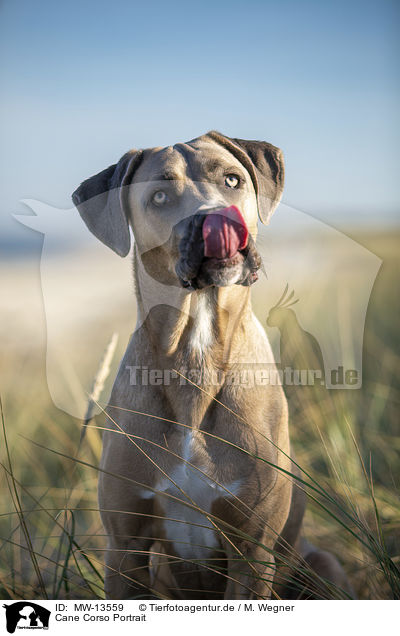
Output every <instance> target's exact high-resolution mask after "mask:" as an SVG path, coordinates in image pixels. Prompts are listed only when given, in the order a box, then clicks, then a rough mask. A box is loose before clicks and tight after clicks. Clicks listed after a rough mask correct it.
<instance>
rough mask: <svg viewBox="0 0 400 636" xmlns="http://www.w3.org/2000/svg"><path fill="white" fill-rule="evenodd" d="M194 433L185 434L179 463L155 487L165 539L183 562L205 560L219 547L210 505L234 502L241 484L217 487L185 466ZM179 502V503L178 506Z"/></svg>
mask: <svg viewBox="0 0 400 636" xmlns="http://www.w3.org/2000/svg"><path fill="white" fill-rule="evenodd" d="M195 435H196V433H195V432H192V431H188V432H187V433H186V434H185V437H184V439H183V442H182V449H181V453H180V454H181V456H182V459H183V461H180V462H179V463H178V464H177V466H176V467H175V469H174V470H173V471H172V473H171V474H170V475H169V478H168V477H162V479H160V481H159V482H158V483H157V484H156V485H155V488H156V490H157V491H158V492H160V493H166V494H168V495H171V497H165V496H161V497H160V498H159V501H160V503H161V505H162V508H163V511H164V515H165V517H166V519H165V520H164V521H163V529H164V532H165V536H166V538H167V539H168V540H170V541H171V542H172V543H173V546H174V551H175V553H176V554H177V555H179V556H180V557H182V558H183V559H188V560H193V559H194V560H197V559H201V560H207V558H209V557H210V556H211V553H212V551H213V550H214V549H215V548H217V547H218V546H219V545H220V541H219V539H218V527H216V525H214V524H213V521H212V516H211V517H210V516H209V514H210V513H211V508H212V504H213V502H214V501H215V500H216V499H219V498H220V497H228V498H232V497H233V498H234V497H235V496H237V495H238V493H239V490H240V486H241V480H237V481H234V482H232V483H224V484H221V483H217V482H216V480H215V479H213V478H212V477H211V476H208V475H207V471H206V469H203V468H201V469H200V466H199V469H197V468H195V467H194V466H189V465H188V463H187V462H191V459H192V454H193V450H194V445H195V444H196V440H195ZM154 496H157V494H156V493H154V492H152V491H144V492H143V493H142V497H144V498H151V497H154ZM180 501H181V502H182V503H180Z"/></svg>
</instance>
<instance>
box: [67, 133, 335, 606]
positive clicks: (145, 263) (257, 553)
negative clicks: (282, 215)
mask: <svg viewBox="0 0 400 636" xmlns="http://www.w3.org/2000/svg"><path fill="white" fill-rule="evenodd" d="M283 178H284V163H283V156H282V152H281V151H280V150H279V149H278V148H276V147H275V146H273V145H271V144H269V143H266V142H260V141H246V140H242V139H231V138H229V137H226V136H224V135H222V134H220V133H217V132H215V131H212V132H209V133H207V134H205V135H202V136H200V137H198V138H196V139H193V140H191V141H189V142H187V143H178V144H176V145H174V146H168V147H165V148H161V147H157V148H149V149H145V150H132V151H130V152H128V153H127V154H125V155H124V156H123V157H122V158H121V160H120V161H119V162H118V163H117V164H115V165H112V166H110V167H109V168H107V169H106V170H104V171H102V172H100V173H99V174H97V175H95V176H93V177H91V178H89V179H87V180H86V181H84V182H83V183H82V184H81V185H80V186H79V188H78V189H77V190H76V191H75V192H74V194H73V201H74V203H75V205H76V206H77V208H78V210H79V213H80V214H81V216H82V218H83V220H84V221H85V223H86V224H87V226H88V227H89V229H90V230H91V231H92V232H93V233H94V234H95V235H96V237H98V238H99V239H100V240H101V241H103V243H105V244H106V245H108V246H109V247H110V248H112V249H113V250H114V251H115V252H117V253H118V254H119V255H121V256H126V255H127V253H128V252H129V250H130V230H129V227H130V226H131V228H132V231H133V234H134V238H135V241H134V249H133V254H134V256H133V260H134V278H135V289H136V296H137V305H138V323H137V327H136V329H135V332H134V333H133V335H132V337H131V339H130V342H129V344H128V348H127V350H126V353H125V356H124V358H123V360H122V363H121V365H120V369H119V372H118V375H117V378H116V381H115V384H114V387H113V391H112V395H111V398H110V404H109V405H108V407H107V410H106V413H107V416H108V423H107V429H108V430H107V431H105V433H104V437H103V454H102V459H101V465H100V479H99V502H100V509H101V515H102V520H103V524H104V527H105V530H106V533H107V536H108V545H107V550H106V580H105V590H106V594H107V597H109V598H115V599H125V598H132V597H137V596H141V597H143V595H150V596H151V595H152V594H163V595H164V596H167V597H173V598H218V597H219V598H222V597H225V598H227V599H240V598H244V599H251V598H270V597H271V594H273V593H274V592H273V589H278V590H280V594H282V593H283V594H284V593H285V592H284V591H282V590H283V588H282V585H279V581H278V580H277V578H278V577H277V574H276V565H277V564H276V554H277V551H278V552H280V553H282V552H285V550H286V551H288V550H289V548H290V547H292V548H294V549H300V539H299V531H300V527H301V522H302V516H303V510H304V497H303V493H302V491H301V490H300V489H299V488H297V487H296V486H295V485H294V481H295V480H293V479H292V478H291V477H290V474H293V465H292V462H291V459H290V444H289V432H288V415H287V403H286V399H285V396H284V393H283V390H282V387H281V386H279V385H278V386H270V385H268V383H267V382H265V381H262V376H260V377H261V381H259V382H257V381H254V382H250V383H249V382H245V383H243V382H241V381H234V380H233V379H232V378H235V377H236V378H237V377H238V376H237V375H236V376H235V373H236V372H239V377H241V376H240V372H241V371H242V370H243V369H247V370H249V369H250V370H251V371H252V373H253V374H254V375H255V377H257V370H258V369H259V368H261V367H262V368H263V369H265V367H266V365H269V367H270V368H273V366H274V360H273V356H272V353H271V349H270V346H269V343H268V340H267V337H266V335H265V332H264V330H263V329H262V328H261V326H260V324H259V323H258V321H257V319H256V318H255V316H254V314H253V312H252V308H251V303H250V285H251V284H252V283H254V282H255V281H256V280H257V276H258V274H257V272H258V270H259V268H260V265H261V261H260V257H259V254H258V252H257V248H256V238H257V220H258V217H259V218H260V220H261V221H262V222H263V223H268V221H269V218H270V216H271V214H272V213H273V211H274V210H275V208H276V206H277V205H278V203H279V200H280V198H281V195H282V189H283ZM143 369H144V370H145V371H146V372H145V373H144V372H143ZM193 372H194V375H193ZM211 377H212V378H213V379H212V381H211V380H210V378H211ZM193 378H195V380H193ZM309 552H310V550H309ZM155 554H157V555H158V556H157V557H155V556H154V555H155ZM312 554H313V566H314V567H315V569H316V570H317V571H321V569H322V570H323V569H324V567H325V566H326V567H327V569H328V570H332V572H330V571H328V572H325V571H324V572H323V575H324V576H328V577H329V576H331V578H334V579H335V576H336V570H335V568H336V565H338V564H337V562H336V561H335V560H334V558H333V557H332V559H333V561H334V564H333V565H334V567H332V568H330V559H331V555H329V553H319V552H318V553H317V552H316V551H315V550H314V551H313V552H312ZM321 554H322V557H321V558H322V566H321V567H320V566H319V565H318V563H319V561H321V559H319V561H318V558H319V557H318V558H316V555H320V556H321ZM151 555H153V556H151ZM303 556H304V557H305V558H307V554H306V553H304V554H303ZM336 569H337V568H336ZM339 574H340V568H339ZM338 577H339V579H340V576H339V575H338V576H336V579H335V580H338ZM274 578H275V582H274ZM339 583H340V581H339ZM274 586H275V587H274Z"/></svg>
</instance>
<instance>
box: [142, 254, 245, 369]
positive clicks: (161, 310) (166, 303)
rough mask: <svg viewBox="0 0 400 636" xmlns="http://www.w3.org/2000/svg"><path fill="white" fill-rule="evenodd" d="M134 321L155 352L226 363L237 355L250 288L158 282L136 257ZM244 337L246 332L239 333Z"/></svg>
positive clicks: (180, 359) (172, 360)
mask: <svg viewBox="0 0 400 636" xmlns="http://www.w3.org/2000/svg"><path fill="white" fill-rule="evenodd" d="M135 280H136V296H137V303H138V325H137V328H139V327H143V335H144V336H145V337H147V339H148V342H149V345H150V347H151V348H152V350H153V352H154V354H155V358H156V359H157V360H158V361H159V362H160V363H161V366H163V363H164V364H166V363H168V364H169V365H171V364H175V365H176V366H178V367H181V366H186V367H187V365H188V364H190V365H192V367H201V366H204V365H207V366H209V365H210V364H211V365H212V366H213V367H215V368H218V369H224V368H226V367H227V366H229V364H230V363H232V362H233V361H237V360H238V352H239V348H243V342H244V340H245V329H246V324H247V323H248V321H249V318H250V317H251V315H252V310H251V302H250V288H249V287H243V286H241V285H232V286H229V287H208V288H206V289H203V290H198V291H195V292H187V291H186V290H184V289H181V288H180V287H178V286H172V285H171V286H170V285H164V284H161V283H157V282H156V281H155V280H154V279H153V278H151V277H150V276H148V275H147V274H146V272H145V270H144V267H143V264H142V262H141V260H140V259H139V258H138V257H137V256H136V258H135ZM243 337H244V338H243Z"/></svg>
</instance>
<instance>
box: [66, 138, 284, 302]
mask: <svg viewBox="0 0 400 636" xmlns="http://www.w3.org/2000/svg"><path fill="white" fill-rule="evenodd" d="M283 175H284V167H283V157H282V152H281V151H280V150H279V149H278V148H276V147H275V146H272V145H271V144H268V143H266V142H261V141H245V140H242V139H230V138H229V137H225V136H224V135H221V134H220V133H217V132H209V133H207V134H206V135H203V136H201V137H198V138H196V139H193V140H192V141H190V142H188V143H181V144H176V145H175V146H169V147H167V148H151V149H146V150H132V151H130V152H128V153H127V154H126V155H124V156H123V157H122V158H121V159H120V161H119V162H118V163H117V164H115V165H113V166H110V167H109V168H107V169H106V170H103V171H102V172H100V173H99V174H97V175H95V176H93V177H90V178H89V179H87V180H86V181H84V182H83V183H82V184H81V185H80V186H79V188H78V189H77V190H76V191H75V192H74V194H73V195H72V198H73V201H74V203H75V205H76V206H77V208H78V210H79V212H80V214H81V216H82V218H83V220H84V221H85V223H86V225H87V226H88V228H89V229H90V230H91V231H92V232H93V234H95V236H97V237H98V238H99V239H100V240H101V241H102V242H103V243H105V244H106V245H108V246H109V247H110V248H111V249H113V250H114V251H115V252H117V254H119V255H120V256H126V254H127V253H128V252H129V248H130V234H129V225H131V226H132V229H133V233H134V236H135V243H136V247H137V251H138V255H139V257H140V258H141V260H142V262H143V265H144V267H145V268H146V271H147V272H148V273H149V274H150V275H151V276H153V277H154V278H156V280H158V281H160V282H163V283H165V284H170V285H174V284H175V285H176V284H179V285H182V286H183V287H185V288H187V289H189V290H193V289H199V288H203V287H207V286H210V285H215V286H218V287H222V286H227V285H233V284H242V285H250V284H251V283H253V282H254V281H255V280H256V279H257V270H258V269H259V267H260V258H259V256H258V253H257V250H256V247H255V239H256V236H257V218H258V216H259V217H260V219H261V221H262V222H263V223H268V221H269V218H270V216H271V215H272V213H273V211H274V210H275V208H276V206H277V205H278V203H279V200H280V198H281V195H282V190H283Z"/></svg>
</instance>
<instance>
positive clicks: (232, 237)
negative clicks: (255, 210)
mask: <svg viewBox="0 0 400 636" xmlns="http://www.w3.org/2000/svg"><path fill="white" fill-rule="evenodd" d="M248 238H249V231H248V229H247V227H246V222H245V220H244V218H243V216H242V215H241V213H240V211H239V210H238V208H237V207H236V206H235V205H231V206H230V207H229V208H223V209H221V210H218V212H212V213H211V214H207V216H206V218H205V221H204V223H203V239H204V256H207V257H209V258H232V257H233V256H235V254H236V252H237V251H238V250H242V249H243V248H245V247H246V245H247V241H248Z"/></svg>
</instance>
